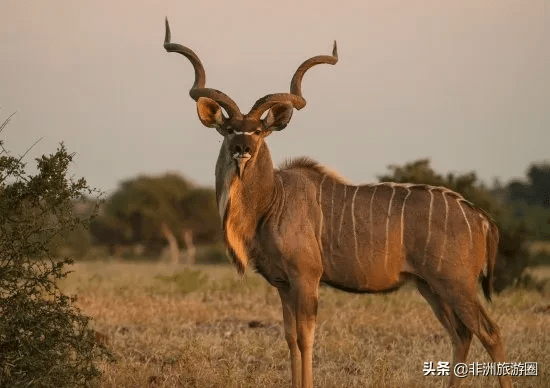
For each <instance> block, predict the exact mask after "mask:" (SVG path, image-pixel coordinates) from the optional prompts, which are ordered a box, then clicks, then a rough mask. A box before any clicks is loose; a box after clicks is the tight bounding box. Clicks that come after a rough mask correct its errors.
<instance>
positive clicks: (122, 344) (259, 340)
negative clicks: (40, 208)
mask: <svg viewBox="0 0 550 388" xmlns="http://www.w3.org/2000/svg"><path fill="white" fill-rule="evenodd" d="M73 270H74V273H72V274H71V275H70V276H69V277H68V279H66V280H65V281H64V283H63V284H62V287H63V289H64V290H65V291H67V292H68V293H70V294H76V295H77V297H78V300H77V304H78V306H79V307H80V308H81V309H82V310H83V312H84V313H86V314H87V315H90V316H92V317H94V328H95V329H96V330H97V331H98V333H101V334H99V337H102V338H100V340H106V341H107V343H108V347H109V348H110V349H111V350H112V352H113V354H114V355H115V357H116V359H117V361H116V362H114V363H108V362H105V363H104V364H102V365H101V369H102V370H103V372H104V377H103V381H102V386H104V387H283V386H288V385H289V383H290V361H289V353H288V348H287V345H286V342H285V339H284V334H283V328H282V313H281V307H280V302H279V298H278V295H277V292H276V290H275V289H273V288H271V287H269V286H267V284H266V282H265V281H264V280H263V279H261V278H260V277H259V276H258V275H256V274H254V273H252V272H251V271H248V272H247V275H246V276H245V277H244V278H240V277H239V276H238V275H237V274H236V273H235V271H234V269H233V268H232V267H231V266H229V265H227V266H223V265H218V266H195V267H192V268H186V267H185V266H181V267H171V266H169V265H166V264H151V263H135V262H133V263H132V262H130V263H129V262H112V261H98V262H82V263H77V264H76V265H75V266H74V268H73ZM199 270H200V271H199ZM534 275H535V276H538V277H550V268H548V267H546V268H539V269H537V270H536V271H535V272H534ZM493 299H494V301H493V303H492V304H491V305H489V306H488V307H487V308H488V311H489V314H490V315H491V317H493V319H494V320H496V322H497V323H498V325H499V326H500V328H501V331H502V334H503V337H504V340H505V345H506V348H507V352H508V358H509V360H510V361H515V362H526V361H535V362H538V369H539V372H538V374H539V376H538V377H525V376H521V377H515V378H514V383H515V385H516V386H518V387H550V373H549V372H548V365H550V298H549V297H548V294H546V295H543V294H541V293H539V292H537V291H528V290H512V291H508V292H505V293H503V294H501V295H498V296H495V297H494V298H493ZM102 335H104V336H105V337H103V336H102ZM450 358H451V345H450V341H449V339H448V337H447V334H446V333H445V331H444V329H443V328H442V326H441V325H440V324H439V322H438V321H437V320H436V318H435V316H434V315H433V313H432V311H431V310H430V308H429V307H428V304H427V303H426V302H425V301H424V300H423V299H422V297H421V296H420V294H419V293H418V292H417V291H416V289H415V288H413V286H412V285H411V286H405V287H404V288H402V289H401V290H399V291H397V292H395V293H392V294H386V295H353V294H346V293H343V292H340V291H336V290H332V289H329V288H322V289H321V291H320V303H319V314H318V320H317V331H316V341H315V348H314V360H313V368H314V379H315V384H316V386H317V387H376V388H378V387H401V388H406V387H444V386H446V385H447V383H448V381H447V379H448V377H437V376H427V377H425V376H424V374H423V365H424V362H427V361H433V362H434V364H437V362H438V361H450ZM476 361H479V362H489V361H490V359H489V357H488V355H487V353H486V352H485V350H484V349H483V347H482V345H481V344H480V342H479V341H478V340H477V339H474V342H473V344H472V349H471V351H470V354H469V357H468V362H476ZM462 386H464V387H496V386H497V378H496V377H482V376H475V377H473V376H469V377H467V378H466V379H464V380H463V382H462Z"/></svg>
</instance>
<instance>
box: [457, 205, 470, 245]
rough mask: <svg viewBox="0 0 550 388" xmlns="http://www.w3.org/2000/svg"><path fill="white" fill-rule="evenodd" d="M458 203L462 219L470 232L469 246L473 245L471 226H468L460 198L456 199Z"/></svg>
mask: <svg viewBox="0 0 550 388" xmlns="http://www.w3.org/2000/svg"><path fill="white" fill-rule="evenodd" d="M456 202H457V203H458V206H459V207H460V210H462V215H463V216H464V221H466V225H468V232H469V233H470V248H471V247H472V246H473V240H472V227H471V226H470V221H468V217H466V212H465V211H464V209H463V208H462V203H461V200H460V199H459V200H457V201H456Z"/></svg>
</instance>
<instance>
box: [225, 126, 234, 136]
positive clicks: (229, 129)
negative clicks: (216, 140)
mask: <svg viewBox="0 0 550 388" xmlns="http://www.w3.org/2000/svg"><path fill="white" fill-rule="evenodd" d="M225 130H226V131H227V133H228V134H229V135H231V134H232V133H233V128H231V127H227V128H226V129H225Z"/></svg>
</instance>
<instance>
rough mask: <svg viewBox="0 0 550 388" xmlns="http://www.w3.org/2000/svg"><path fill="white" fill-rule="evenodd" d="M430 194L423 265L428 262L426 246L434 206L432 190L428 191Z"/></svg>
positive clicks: (428, 239) (430, 233) (428, 241)
mask: <svg viewBox="0 0 550 388" xmlns="http://www.w3.org/2000/svg"><path fill="white" fill-rule="evenodd" d="M429 193H430V211H429V212H428V237H426V246H425V247H424V264H426V261H427V260H428V245H429V244H430V237H431V235H432V210H433V204H434V193H433V191H432V189H430V190H429Z"/></svg>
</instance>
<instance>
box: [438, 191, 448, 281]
mask: <svg viewBox="0 0 550 388" xmlns="http://www.w3.org/2000/svg"><path fill="white" fill-rule="evenodd" d="M441 195H442V196H443V200H444V201H445V226H444V229H443V247H442V248H441V257H440V258H439V264H438V265H437V271H438V272H439V271H441V263H442V262H443V256H445V245H447V221H448V220H449V203H448V202H447V197H445V192H443V193H441Z"/></svg>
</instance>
